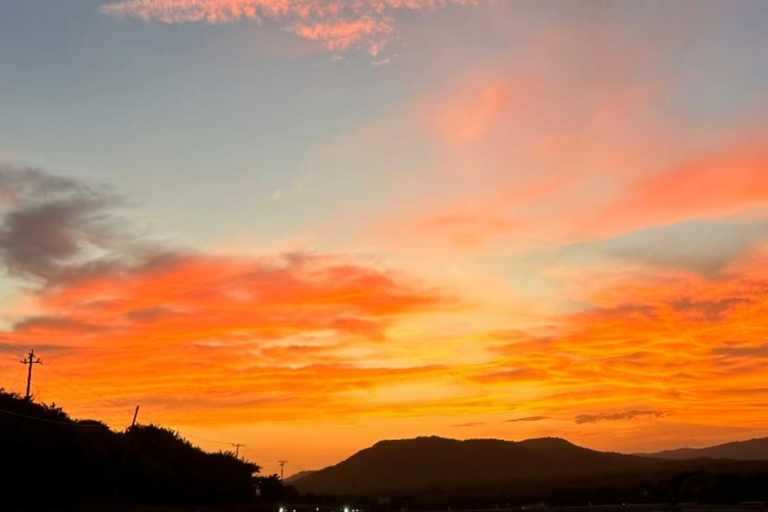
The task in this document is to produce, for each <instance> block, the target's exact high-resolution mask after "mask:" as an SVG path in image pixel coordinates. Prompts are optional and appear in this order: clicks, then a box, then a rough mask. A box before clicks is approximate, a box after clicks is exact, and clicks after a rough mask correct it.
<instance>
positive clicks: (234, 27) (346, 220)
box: [0, 0, 768, 474]
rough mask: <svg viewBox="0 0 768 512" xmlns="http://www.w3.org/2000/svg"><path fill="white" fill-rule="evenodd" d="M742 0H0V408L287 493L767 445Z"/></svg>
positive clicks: (766, 19) (764, 40)
mask: <svg viewBox="0 0 768 512" xmlns="http://www.w3.org/2000/svg"><path fill="white" fill-rule="evenodd" d="M766 26H768V8H767V5H766V3H765V2H764V0H754V1H747V0H732V1H718V2H712V1H707V0H696V1H694V0H680V1H662V0H649V1H642V0H638V1H634V0H632V1H630V0H626V1H609V0H606V1H581V0H562V1H545V0H127V1H120V0H54V1H52V0H0V112H2V122H0V263H2V266H3V269H4V273H3V276H2V278H1V279H0V303H1V304H2V315H1V316H0V329H2V333H0V386H2V387H3V388H5V389H6V390H13V391H17V392H20V393H23V391H24V386H25V379H26V374H25V371H26V370H25V367H24V366H23V365H21V364H20V363H19V359H20V358H21V357H23V355H24V354H25V353H26V352H28V351H29V349H31V348H34V349H35V352H36V354H37V355H39V357H40V358H41V359H42V360H43V365H38V366H37V367H36V368H35V378H34V384H35V387H34V391H35V396H36V399H38V400H41V401H44V402H56V403H57V404H61V405H63V406H64V407H65V408H66V410H67V411H68V412H70V413H71V414H72V415H73V416H75V417H94V418H102V419H104V420H106V421H107V422H108V423H109V424H110V425H111V426H113V427H114V428H117V429H122V428H125V426H126V425H127V424H129V423H130V421H131V418H132V416H133V409H134V407H135V406H136V405H139V404H140V405H141V412H140V414H139V420H140V421H141V422H144V423H150V422H154V423H159V424H161V425H164V426H168V427H172V428H175V429H178V430H179V431H180V432H182V433H184V434H185V435H188V436H190V437H189V438H190V440H191V441H193V442H195V443H196V444H199V445H200V446H202V447H203V448H205V449H208V450H220V449H230V447H229V446H228V445H227V444H226V443H235V442H239V443H244V444H245V447H244V448H243V449H242V450H241V453H242V454H244V455H245V456H246V457H248V458H249V459H251V460H253V461H255V462H257V463H259V464H261V465H263V467H264V472H266V473H273V472H276V471H279V468H278V466H277V461H278V460H280V459H284V460H288V461H289V463H288V464H287V465H286V473H287V474H288V473H293V472H296V471H300V470H304V469H316V468H320V467H323V466H325V465H328V464H331V463H335V462H337V461H339V460H341V459H343V458H345V457H346V456H348V455H350V454H351V453H353V452H354V451H356V450H358V449H361V448H364V447H366V446H368V445H370V444H373V443H374V442H376V441H378V440H380V439H385V438H404V437H413V436H417V435H433V434H434V435H441V436H446V437H454V438H475V437H497V438H503V439H510V440H519V439H524V438H529V437H541V436H560V437H565V438H567V439H569V440H571V441H572V442H575V443H577V444H581V445H584V446H588V447H591V448H596V449H610V450H617V451H626V452H635V451H652V450H657V449H665V448H673V447H679V446H703V445H710V444H716V443H719V442H725V441H731V440H739V439H748V438H751V437H758V436H766V435H768V371H767V370H766V363H768V31H766Z"/></svg>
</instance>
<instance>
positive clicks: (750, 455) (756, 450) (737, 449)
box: [638, 437, 768, 460]
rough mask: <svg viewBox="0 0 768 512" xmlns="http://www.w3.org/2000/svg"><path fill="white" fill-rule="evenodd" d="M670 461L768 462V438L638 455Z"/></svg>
mask: <svg viewBox="0 0 768 512" xmlns="http://www.w3.org/2000/svg"><path fill="white" fill-rule="evenodd" d="M638 455H642V456H644V457H655V458H659V459H670V460H689V459H731V460H768V437H763V438H760V439H750V440H748V441H735V442H732V443H725V444H718V445H716V446H709V447H706V448H679V449H677V450H665V451H661V452H655V453H643V454H638Z"/></svg>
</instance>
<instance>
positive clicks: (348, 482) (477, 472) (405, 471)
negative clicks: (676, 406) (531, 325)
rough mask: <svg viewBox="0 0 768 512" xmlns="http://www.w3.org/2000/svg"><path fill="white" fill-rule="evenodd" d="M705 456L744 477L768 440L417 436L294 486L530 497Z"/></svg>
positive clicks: (321, 490) (682, 466) (665, 469)
mask: <svg viewBox="0 0 768 512" xmlns="http://www.w3.org/2000/svg"><path fill="white" fill-rule="evenodd" d="M704 457H717V458H731V459H739V460H740V462H735V461H710V462H706V461H705V464H706V465H708V466H711V467H717V468H718V469H717V470H718V471H720V470H721V469H722V468H723V467H725V468H726V470H727V471H731V470H734V471H740V470H741V469H740V468H744V467H747V466H746V465H749V464H752V463H748V462H746V460H757V459H768V438H766V439H755V440H752V441H745V442H742V443H728V444H727V445H720V446H716V447H711V448H704V449H701V450H687V449H686V450H672V451H668V452H660V453H658V454H642V455H625V454H620V453H613V452H600V451H595V450H590V449H587V448H583V447H580V446H576V445H574V444H572V443H570V442H568V441H566V440H564V439H560V438H540V439H529V440H525V441H519V442H515V441H502V440H497V439H471V440H466V441H459V440H455V439H445V438H441V437H418V438H415V439H404V440H390V441H380V442H378V443H376V444H375V445H373V446H371V447H370V448H366V449H364V450H361V451H359V452H357V453H356V454H354V455H352V456H351V457H349V458H348V459H346V460H344V461H342V462H340V463H338V464H336V465H334V466H330V467H327V468H325V469H321V470H319V471H308V472H303V473H301V474H298V475H294V476H293V477H291V479H290V481H289V482H288V483H290V485H292V486H294V487H295V488H297V489H298V490H299V491H301V492H311V493H318V494H361V495H377V494H379V495H386V494H388V493H393V494H403V493H413V492H414V491H417V490H425V489H444V490H447V489H458V488H465V489H473V491H472V492H475V491H474V490H476V489H478V488H480V487H482V488H485V489H488V488H491V487H494V486H495V487H496V488H502V487H503V488H505V489H512V488H518V489H523V490H525V487H526V486H527V485H528V484H531V485H534V486H541V485H547V486H550V487H551V488H552V489H554V487H552V486H553V485H555V483H558V482H559V483H563V484H564V483H566V482H574V481H577V480H578V481H582V482H585V485H592V484H595V485H599V484H600V482H604V481H607V480H608V479H612V480H616V479H617V478H618V479H623V480H622V482H623V483H622V485H624V483H626V482H629V481H633V479H643V478H646V477H647V476H649V475H653V478H656V479H658V478H659V475H662V476H664V477H666V476H667V475H670V474H672V473H675V472H678V473H679V472H686V471H687V472H689V473H690V471H691V470H701V468H703V467H704V465H705V464H702V463H700V462H701V461H688V462H686V461H685V460H683V459H700V458H704ZM757 464H760V467H761V468H763V467H765V468H768V463H766V464H762V463H757ZM753 466H754V464H752V465H749V466H748V467H749V468H752V467H753ZM734 468H735V469H734ZM760 471H763V469H760ZM627 475H630V476H627ZM526 482H528V484H526ZM558 485H559V484H558ZM568 485H571V484H570V483H569V484H568ZM670 485H671V484H670ZM553 492H554V491H553ZM670 493H671V494H674V492H673V491H670ZM671 494H670V495H671Z"/></svg>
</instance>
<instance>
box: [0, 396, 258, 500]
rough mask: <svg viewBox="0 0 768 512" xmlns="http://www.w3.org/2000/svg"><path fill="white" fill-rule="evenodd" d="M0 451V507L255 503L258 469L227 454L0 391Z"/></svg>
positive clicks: (176, 436) (158, 430) (174, 434)
mask: <svg viewBox="0 0 768 512" xmlns="http://www.w3.org/2000/svg"><path fill="white" fill-rule="evenodd" d="M0 453H2V464H3V467H4V468H5V471H3V478H2V479H0V493H2V496H3V498H2V500H0V510H51V509H54V508H55V510H68V509H77V508H79V507H80V506H81V505H83V504H99V505H100V506H99V508H98V510H107V509H111V508H109V507H107V506H106V504H109V505H110V506H116V505H118V504H121V503H124V504H125V503H132V504H148V505H150V504H151V505H159V504H163V505H185V504H190V505H203V504H225V503H244V502H250V501H254V500H255V485H256V483H257V480H256V479H255V477H254V473H256V472H258V470H259V467H258V466H257V465H256V464H252V463H249V462H246V461H242V460H239V459H237V458H235V457H234V454H232V453H206V452H204V451H202V450H200V449H199V448H197V447H195V446H193V445H192V444H190V443H189V442H188V441H186V440H185V439H183V438H182V437H180V436H179V434H178V433H177V432H174V431H172V430H169V429H164V428H161V427H158V426H155V425H137V426H135V427H131V428H129V429H128V430H126V431H124V432H115V431H113V430H111V429H110V428H109V427H107V426H106V425H105V424H103V423H101V422H98V421H93V420H80V421H78V420H74V419H72V418H70V417H69V416H68V415H67V414H66V413H65V412H64V411H63V410H62V409H61V408H60V407H57V406H55V405H54V404H51V405H45V404H38V403H35V402H33V401H31V400H25V399H23V398H21V397H19V396H17V395H15V394H12V393H5V392H2V390H0Z"/></svg>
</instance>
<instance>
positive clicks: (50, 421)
mask: <svg viewBox="0 0 768 512" xmlns="http://www.w3.org/2000/svg"><path fill="white" fill-rule="evenodd" d="M0 413H3V414H9V415H11V416H18V417H20V418H26V419H28V420H35V421H42V422H44V423H55V424H56V425H66V426H68V427H86V428H97V427H101V425H88V424H82V423H77V422H67V421H58V420H49V419H48V418H38V417H35V416H29V415H27V414H21V413H18V412H13V411H6V410H5V409H0Z"/></svg>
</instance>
